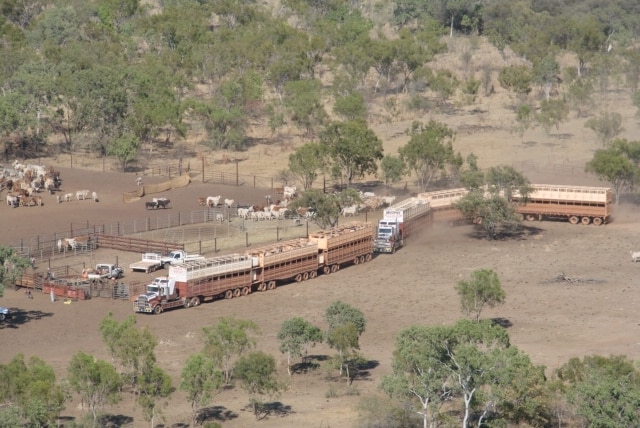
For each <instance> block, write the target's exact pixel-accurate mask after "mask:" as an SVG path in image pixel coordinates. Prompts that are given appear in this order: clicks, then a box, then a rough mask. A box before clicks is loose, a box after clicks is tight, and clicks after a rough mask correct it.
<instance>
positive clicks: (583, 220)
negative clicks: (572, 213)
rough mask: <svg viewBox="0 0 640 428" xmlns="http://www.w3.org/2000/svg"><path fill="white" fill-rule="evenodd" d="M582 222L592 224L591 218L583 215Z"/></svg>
mask: <svg viewBox="0 0 640 428" xmlns="http://www.w3.org/2000/svg"><path fill="white" fill-rule="evenodd" d="M582 224H584V225H587V224H591V218H589V217H582Z"/></svg>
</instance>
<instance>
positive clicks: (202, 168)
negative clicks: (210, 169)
mask: <svg viewBox="0 0 640 428" xmlns="http://www.w3.org/2000/svg"><path fill="white" fill-rule="evenodd" d="M200 160H201V161H202V167H201V170H202V182H203V183H205V181H204V156H202V159H200Z"/></svg>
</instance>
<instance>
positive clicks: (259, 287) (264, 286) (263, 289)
mask: <svg viewBox="0 0 640 428" xmlns="http://www.w3.org/2000/svg"><path fill="white" fill-rule="evenodd" d="M266 289H267V284H265V283H264V282H261V283H260V284H258V291H265V290H266Z"/></svg>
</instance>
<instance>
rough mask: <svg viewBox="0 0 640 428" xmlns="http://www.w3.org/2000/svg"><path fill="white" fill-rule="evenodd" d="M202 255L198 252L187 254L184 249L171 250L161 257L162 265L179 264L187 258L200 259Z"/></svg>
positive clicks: (187, 259)
mask: <svg viewBox="0 0 640 428" xmlns="http://www.w3.org/2000/svg"><path fill="white" fill-rule="evenodd" d="M203 258H204V257H203V256H201V255H200V254H187V252H186V251H184V250H173V251H171V252H170V253H169V254H168V255H167V256H166V257H163V258H162V264H163V265H180V264H182V263H184V262H186V261H189V260H200V259H203Z"/></svg>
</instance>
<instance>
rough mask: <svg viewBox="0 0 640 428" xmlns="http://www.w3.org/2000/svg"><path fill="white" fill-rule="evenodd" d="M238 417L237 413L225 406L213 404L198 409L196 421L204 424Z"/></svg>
mask: <svg viewBox="0 0 640 428" xmlns="http://www.w3.org/2000/svg"><path fill="white" fill-rule="evenodd" d="M237 417H238V414H237V413H235V412H232V411H231V410H229V409H227V408H226V407H224V406H211V407H203V408H201V409H198V414H197V415H196V422H197V423H198V424H203V423H204V422H208V421H219V422H225V421H230V420H233V419H236V418H237Z"/></svg>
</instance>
